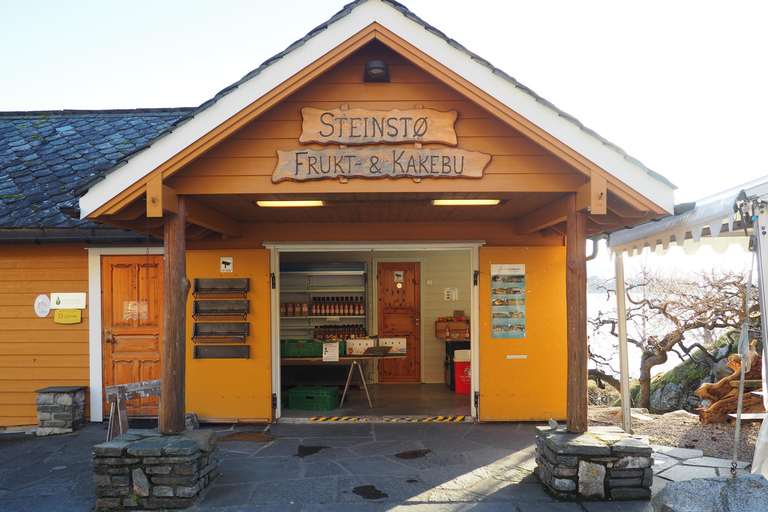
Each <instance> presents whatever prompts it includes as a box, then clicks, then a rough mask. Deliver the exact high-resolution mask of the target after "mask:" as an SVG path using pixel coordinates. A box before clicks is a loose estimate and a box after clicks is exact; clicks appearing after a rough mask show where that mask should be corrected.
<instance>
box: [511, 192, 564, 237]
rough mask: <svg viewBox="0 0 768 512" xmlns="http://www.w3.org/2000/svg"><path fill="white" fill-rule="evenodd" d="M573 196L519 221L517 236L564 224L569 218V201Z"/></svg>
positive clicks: (552, 203)
mask: <svg viewBox="0 0 768 512" xmlns="http://www.w3.org/2000/svg"><path fill="white" fill-rule="evenodd" d="M572 195H573V194H569V195H567V196H565V197H561V198H560V199H558V200H556V201H553V202H551V203H549V204H548V205H546V206H544V207H543V208H540V209H538V210H536V211H535V212H531V213H529V214H527V215H524V216H523V217H521V218H519V219H518V220H517V223H516V225H517V234H518V235H527V234H530V233H534V232H536V231H539V230H542V229H545V228H548V227H550V226H554V225H555V224H560V223H561V222H564V221H565V220H566V218H567V217H568V199H569V197H571V196H572Z"/></svg>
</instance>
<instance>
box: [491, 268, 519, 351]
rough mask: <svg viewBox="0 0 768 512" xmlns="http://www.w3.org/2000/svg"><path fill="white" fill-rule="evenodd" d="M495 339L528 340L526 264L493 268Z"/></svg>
mask: <svg viewBox="0 0 768 512" xmlns="http://www.w3.org/2000/svg"><path fill="white" fill-rule="evenodd" d="M491 337H492V338H525V265H522V264H500V265H491Z"/></svg>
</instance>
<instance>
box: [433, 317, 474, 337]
mask: <svg viewBox="0 0 768 512" xmlns="http://www.w3.org/2000/svg"><path fill="white" fill-rule="evenodd" d="M446 324H447V325H448V329H449V330H450V333H451V339H450V340H449V341H468V340H469V336H467V327H469V322H439V321H436V322H435V336H436V337H438V338H440V339H443V340H444V339H445V326H446ZM447 341H448V340H447Z"/></svg>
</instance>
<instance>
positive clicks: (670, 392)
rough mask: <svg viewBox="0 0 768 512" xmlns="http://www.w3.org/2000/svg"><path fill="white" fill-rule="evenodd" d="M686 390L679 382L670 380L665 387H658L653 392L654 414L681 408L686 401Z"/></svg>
mask: <svg viewBox="0 0 768 512" xmlns="http://www.w3.org/2000/svg"><path fill="white" fill-rule="evenodd" d="M686 398H687V396H686V394H685V390H684V389H683V387H682V386H680V385H679V384H675V383H674V382H668V383H667V384H666V385H664V387H663V388H657V389H656V391H654V392H653V393H651V403H650V410H651V412H652V413H654V414H664V413H666V412H671V411H676V410H678V409H681V408H682V407H683V405H684V403H685V401H686Z"/></svg>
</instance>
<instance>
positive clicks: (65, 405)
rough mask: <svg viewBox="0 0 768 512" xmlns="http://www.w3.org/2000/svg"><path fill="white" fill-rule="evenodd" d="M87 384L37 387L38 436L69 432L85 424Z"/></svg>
mask: <svg viewBox="0 0 768 512" xmlns="http://www.w3.org/2000/svg"><path fill="white" fill-rule="evenodd" d="M86 389H87V386H52V387H48V388H44V389H38V390H37V391H35V393H37V400H36V401H37V430H36V431H35V434H36V435H38V436H48V435H51V434H69V433H71V432H74V431H75V429H77V428H80V427H82V426H83V425H84V424H85V420H84V417H85V416H84V415H85V390H86Z"/></svg>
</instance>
